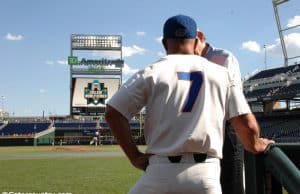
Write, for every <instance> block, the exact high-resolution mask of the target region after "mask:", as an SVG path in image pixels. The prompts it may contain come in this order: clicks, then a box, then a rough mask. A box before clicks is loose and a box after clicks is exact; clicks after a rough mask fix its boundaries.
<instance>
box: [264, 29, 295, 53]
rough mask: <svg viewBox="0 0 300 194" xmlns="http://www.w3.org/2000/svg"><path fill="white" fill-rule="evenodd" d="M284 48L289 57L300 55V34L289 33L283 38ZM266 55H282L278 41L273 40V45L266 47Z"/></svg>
mask: <svg viewBox="0 0 300 194" xmlns="http://www.w3.org/2000/svg"><path fill="white" fill-rule="evenodd" d="M284 42H285V47H286V50H287V54H288V56H289V57H294V56H299V53H300V33H291V34H288V35H285V36H284ZM267 51H268V54H271V55H280V56H281V55H282V48H281V44H280V39H277V40H275V44H271V45H269V46H268V47H267Z"/></svg>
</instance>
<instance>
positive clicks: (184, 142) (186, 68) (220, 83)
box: [107, 55, 250, 158]
mask: <svg viewBox="0 0 300 194" xmlns="http://www.w3.org/2000/svg"><path fill="white" fill-rule="evenodd" d="M107 104H109V105H110V106H112V107H114V108H115V109H116V110H118V111H119V112H120V113H121V114H122V115H123V116H125V117H126V118H127V119H128V120H130V119H131V118H132V117H133V116H134V115H135V114H136V113H138V112H139V111H140V110H141V109H142V108H143V107H144V106H146V120H145V126H144V136H145V140H146V144H147V150H146V152H147V153H152V154H157V155H166V156H170V155H179V154H181V153H207V154H208V155H209V156H211V157H218V158H221V157H222V146H223V133H224V127H225V122H226V120H227V119H229V118H232V117H235V116H238V115H241V114H246V113H249V112H250V109H249V106H248V104H247V101H246V100H245V98H244V95H243V93H242V91H241V90H240V89H238V87H236V84H235V83H234V81H232V79H231V77H230V74H229V73H228V71H227V69H226V68H224V67H222V66H219V65H216V64H214V63H211V62H209V61H207V60H206V59H204V58H202V57H199V56H196V55H167V56H165V57H163V58H161V60H159V61H158V62H156V63H154V64H152V65H150V66H149V67H147V68H145V69H143V70H140V71H139V72H137V73H136V74H135V75H134V76H133V77H131V78H130V79H129V80H128V81H127V82H126V83H125V84H123V86H122V87H121V88H120V90H119V91H118V92H117V93H116V94H115V95H114V96H113V97H112V98H111V99H110V100H109V101H108V103H107Z"/></svg>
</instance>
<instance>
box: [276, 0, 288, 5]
mask: <svg viewBox="0 0 300 194" xmlns="http://www.w3.org/2000/svg"><path fill="white" fill-rule="evenodd" d="M287 1H289V0H273V3H274V4H276V5H279V4H282V3H285V2H287Z"/></svg>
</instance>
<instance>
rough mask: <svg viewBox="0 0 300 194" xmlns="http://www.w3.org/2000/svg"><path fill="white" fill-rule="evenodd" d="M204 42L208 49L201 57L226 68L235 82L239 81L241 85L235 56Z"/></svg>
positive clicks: (238, 66)
mask: <svg viewBox="0 0 300 194" xmlns="http://www.w3.org/2000/svg"><path fill="white" fill-rule="evenodd" d="M206 44H207V45H208V49H207V51H206V53H205V54H204V56H203V57H204V58H206V59H207V60H209V61H211V62H213V63H216V64H218V65H222V66H224V67H226V68H228V71H229V73H230V74H231V77H232V79H234V80H235V82H236V83H239V84H240V85H241V86H242V84H241V73H240V65H239V62H238V60H237V59H236V58H235V56H234V55H233V54H232V53H231V52H229V51H227V50H224V49H219V48H215V47H213V46H211V45H210V44H208V43H206ZM241 88H242V87H241Z"/></svg>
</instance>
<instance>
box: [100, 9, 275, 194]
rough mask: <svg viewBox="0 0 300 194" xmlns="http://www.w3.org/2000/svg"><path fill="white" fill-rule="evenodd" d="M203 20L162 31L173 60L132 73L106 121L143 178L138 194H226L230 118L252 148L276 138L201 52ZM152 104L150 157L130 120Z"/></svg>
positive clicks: (147, 131) (134, 192)
mask: <svg viewBox="0 0 300 194" xmlns="http://www.w3.org/2000/svg"><path fill="white" fill-rule="evenodd" d="M196 37H197V25H196V22H195V21H194V20H193V19H192V18H190V17H188V16H185V15H176V16H173V17H171V18H169V19H168V20H167V21H166V22H165V24H164V28H163V45H164V47H165V49H166V52H167V56H165V57H162V58H161V59H160V60H158V61H157V62H155V63H152V64H150V65H149V66H148V67H146V68H145V69H143V70H140V71H139V72H137V73H136V74H135V75H133V76H132V77H131V78H130V79H129V80H128V81H127V82H126V83H125V84H124V85H123V86H122V87H121V88H120V89H119V91H118V92H117V93H116V94H115V95H114V96H113V97H112V98H111V99H110V100H109V101H108V102H107V107H106V115H105V118H106V121H107V122H108V124H109V127H110V129H111V131H112V133H113V135H114V136H115V137H116V139H117V140H118V143H119V144H120V146H121V147H122V149H123V151H124V152H125V154H126V156H127V157H128V158H129V160H130V162H131V163H132V164H133V165H134V166H135V167H136V168H138V169H142V170H145V173H144V175H143V176H142V177H141V178H140V180H139V181H138V182H137V183H136V185H135V186H134V187H133V188H132V189H131V190H130V192H129V193H131V194H140V193H143V194H167V193H169V194H171V193H172V194H173V193H182V194H187V193H189V194H192V193H199V194H219V193H221V186H220V180H219V178H220V158H222V146H223V134H224V126H225V122H226V120H229V121H230V122H231V123H232V125H233V126H234V127H235V130H236V132H237V134H238V136H239V137H240V139H241V141H242V143H243V145H244V146H245V149H247V150H249V151H251V152H253V153H259V152H262V151H264V150H265V148H266V146H267V145H268V144H269V143H272V141H270V140H267V139H263V138H259V127H258V125H257V122H256V120H255V117H254V116H253V115H252V114H251V111H250V109H249V106H248V104H247V102H246V100H245V97H244V96H243V93H242V91H241V90H240V89H239V88H238V87H236V84H235V83H234V80H233V79H232V78H231V76H230V74H229V73H228V71H227V69H226V68H224V67H222V66H219V65H216V64H213V63H211V62H209V61H207V60H206V59H204V58H202V57H200V56H197V55H194V52H195V49H196V47H197V41H198V40H197V38H196ZM143 107H146V118H145V126H144V136H145V140H146V144H147V150H146V153H142V152H140V151H139V150H138V148H137V146H136V144H135V143H134V142H133V140H132V137H131V133H130V126H129V120H130V119H131V118H132V117H133V116H134V115H135V114H137V113H138V112H139V111H140V110H141V109H142V108H143Z"/></svg>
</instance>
